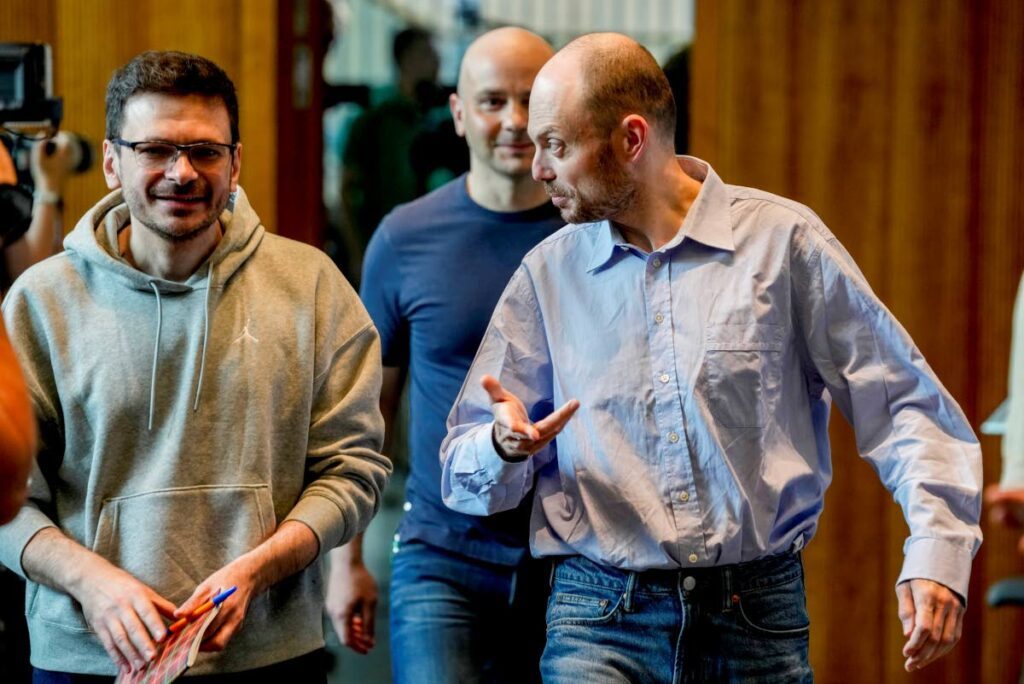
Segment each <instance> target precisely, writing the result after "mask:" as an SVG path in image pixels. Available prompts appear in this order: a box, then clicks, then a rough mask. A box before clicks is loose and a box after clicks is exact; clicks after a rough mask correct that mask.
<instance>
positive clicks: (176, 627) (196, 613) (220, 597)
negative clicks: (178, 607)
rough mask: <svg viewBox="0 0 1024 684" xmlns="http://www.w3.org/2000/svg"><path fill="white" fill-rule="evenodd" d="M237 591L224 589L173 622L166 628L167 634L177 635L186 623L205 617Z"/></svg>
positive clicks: (236, 588) (235, 588) (233, 588)
mask: <svg viewBox="0 0 1024 684" xmlns="http://www.w3.org/2000/svg"><path fill="white" fill-rule="evenodd" d="M237 590H238V587H231V588H230V589H225V590H224V591H222V592H219V593H218V594H217V595H216V596H214V597H213V598H211V599H210V600H209V601H206V602H205V603H203V604H202V605H200V606H199V607H198V608H196V609H195V610H193V611H192V612H191V613H189V614H188V615H186V616H185V617H183V618H181V619H180V620H177V621H176V622H174V623H173V624H172V625H171V626H170V627H168V628H167V633H168V634H177V633H178V632H180V631H181V630H182V629H184V628H185V625H187V624H188V623H190V622H192V621H193V620H195V619H196V618H198V617H200V616H202V615H205V614H206V613H208V612H210V611H211V610H213V609H214V608H215V607H216V606H219V605H220V604H222V603H224V599H226V598H227V597H228V596H231V595H232V594H233V593H235V591H237Z"/></svg>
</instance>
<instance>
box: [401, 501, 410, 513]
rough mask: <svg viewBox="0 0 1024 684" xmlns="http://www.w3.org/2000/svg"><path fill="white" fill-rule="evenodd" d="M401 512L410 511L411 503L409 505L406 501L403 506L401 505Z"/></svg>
mask: <svg viewBox="0 0 1024 684" xmlns="http://www.w3.org/2000/svg"><path fill="white" fill-rule="evenodd" d="M402 510H403V511H406V512H409V511H411V510H412V503H410V502H409V501H406V502H405V503H404V504H402Z"/></svg>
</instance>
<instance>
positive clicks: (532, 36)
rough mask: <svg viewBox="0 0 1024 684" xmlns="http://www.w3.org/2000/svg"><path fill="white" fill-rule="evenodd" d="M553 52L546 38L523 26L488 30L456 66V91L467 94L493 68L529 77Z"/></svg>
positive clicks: (463, 95) (467, 50)
mask: <svg viewBox="0 0 1024 684" xmlns="http://www.w3.org/2000/svg"><path fill="white" fill-rule="evenodd" d="M553 54H554V50H553V49H552V48H551V46H550V45H549V44H548V42H547V41H546V40H544V39H543V38H541V37H540V36H538V35H537V34H536V33H532V32H530V31H527V30H526V29H523V28H518V27H516V26H506V27H503V28H499V29H494V30H493V31H488V32H487V33H485V34H483V35H482V36H480V37H479V38H477V39H476V40H474V41H473V42H472V43H470V45H469V47H468V48H467V49H466V54H465V55H463V57H462V65H461V66H460V67H459V84H458V91H459V96H460V97H463V98H465V97H467V96H468V94H469V93H470V92H472V90H473V88H474V86H475V85H477V84H478V82H479V81H480V80H481V78H483V77H485V76H488V75H491V74H492V73H493V72H494V71H501V72H513V71H518V72H524V73H529V74H530V78H531V80H532V79H533V77H534V76H536V75H537V72H538V71H539V70H540V68H541V67H542V66H543V65H544V63H545V62H547V61H548V60H549V59H550V58H551V56H552V55H553Z"/></svg>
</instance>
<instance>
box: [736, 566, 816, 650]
mask: <svg viewBox="0 0 1024 684" xmlns="http://www.w3.org/2000/svg"><path fill="white" fill-rule="evenodd" d="M737 596H738V598H739V600H738V601H735V605H734V608H735V610H736V612H737V613H738V614H739V617H740V620H741V621H742V623H743V624H744V625H745V626H746V627H747V628H748V629H749V630H750V631H752V632H754V633H756V634H759V635H762V636H776V637H794V636H803V635H805V634H807V633H808V632H810V628H811V621H810V618H809V617H808V616H807V604H806V600H805V597H804V583H803V580H802V578H800V577H795V578H793V579H792V580H790V581H788V582H785V583H783V584H779V585H776V586H773V587H766V588H757V589H752V590H749V591H746V592H741V593H740V594H738V595H737Z"/></svg>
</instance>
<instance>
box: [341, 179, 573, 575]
mask: <svg viewBox="0 0 1024 684" xmlns="http://www.w3.org/2000/svg"><path fill="white" fill-rule="evenodd" d="M564 224H565V222H564V221H562V219H561V218H560V217H559V215H558V211H557V210H556V209H555V207H554V206H552V205H551V204H550V203H547V202H545V203H544V204H543V205H541V206H540V207H537V208H535V209H531V210H529V211H523V212H513V213H500V212H494V211H490V210H488V209H484V208H483V207H481V206H480V205H478V204H476V203H475V202H474V201H473V200H472V199H470V197H469V194H468V193H467V191H466V176H461V177H459V178H456V179H455V180H453V181H452V182H450V183H447V184H446V185H443V186H442V187H440V188H438V189H437V190H435V191H434V192H432V193H430V194H429V195H426V196H424V197H421V198H420V199H418V200H416V201H414V202H410V203H408V204H403V205H401V206H398V207H396V208H395V209H394V210H393V211H392V212H391V213H390V214H388V215H387V216H386V217H385V218H384V220H383V221H382V222H381V224H380V227H379V228H378V229H377V230H376V232H374V234H373V237H372V239H371V240H370V244H369V246H368V247H367V250H366V256H365V257H364V262H363V280H362V293H361V295H362V299H363V303H364V304H365V305H366V309H367V311H369V312H370V316H371V317H372V318H373V322H374V323H375V324H376V326H377V330H379V331H380V337H381V347H382V350H383V357H384V365H385V366H399V367H408V368H409V404H410V414H411V416H410V424H409V460H410V473H409V479H408V481H407V483H406V502H407V504H406V513H405V515H404V517H403V518H402V522H401V524H400V526H399V539H400V540H402V541H408V540H411V539H417V540H420V541H424V542H427V543H428V544H432V545H434V546H438V547H441V548H443V549H447V550H449V551H454V552H457V553H460V554H463V555H465V556H469V557H471V558H475V559H479V560H484V561H489V562H492V563H500V564H502V565H514V564H517V563H518V562H519V561H520V560H521V559H522V558H523V555H524V553H525V551H526V549H527V548H528V535H529V517H530V509H531V501H530V497H527V499H526V500H524V501H523V503H522V504H520V506H519V507H518V508H517V509H515V510H512V511H506V512H503V513H498V514H496V515H492V516H488V517H476V516H470V515H464V514H462V513H456V512H455V511H452V510H451V509H449V508H447V507H446V506H445V505H444V503H443V502H442V501H441V465H440V461H439V456H438V452H439V451H440V448H441V441H442V440H443V439H444V437H445V434H446V432H447V430H446V429H445V420H447V418H448V413H449V411H451V408H452V404H453V403H455V398H456V397H457V396H458V393H459V390H460V389H461V388H462V382H463V380H464V379H465V377H466V373H467V372H468V371H469V367H470V364H471V363H472V362H473V357H474V356H475V355H476V350H477V347H478V346H480V340H481V339H482V338H483V335H484V332H485V331H486V330H487V324H488V323H489V322H490V320H491V313H492V312H493V311H494V306H495V305H496V304H497V303H498V298H499V297H500V296H501V293H502V292H503V291H504V289H505V285H506V284H507V283H508V281H509V279H510V278H511V277H512V274H513V273H514V272H515V270H516V268H518V266H519V263H520V261H521V260H522V258H523V256H524V255H525V254H526V253H527V252H528V251H529V250H530V249H532V248H533V246H534V245H536V244H537V243H538V242H540V241H541V240H543V239H544V238H546V237H547V236H548V235H550V234H552V233H554V232H555V231H556V230H558V229H559V228H561V227H562V226H563V225H564Z"/></svg>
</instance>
